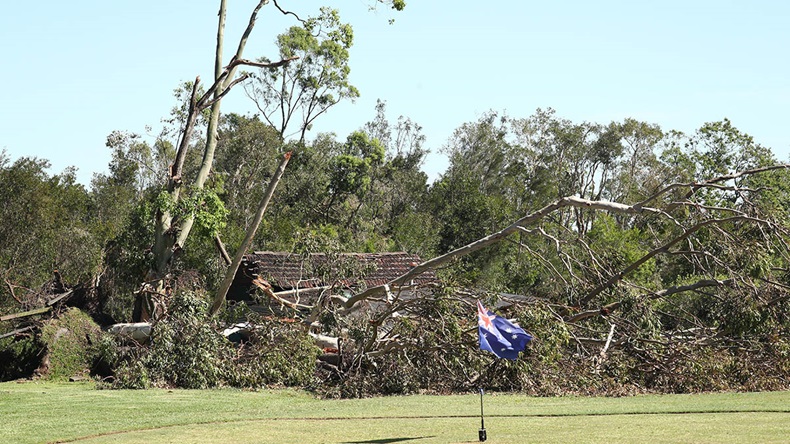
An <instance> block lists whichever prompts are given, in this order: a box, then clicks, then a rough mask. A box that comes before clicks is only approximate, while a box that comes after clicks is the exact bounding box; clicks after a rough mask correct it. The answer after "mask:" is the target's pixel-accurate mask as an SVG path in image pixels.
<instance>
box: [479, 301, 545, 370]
mask: <svg viewBox="0 0 790 444" xmlns="http://www.w3.org/2000/svg"><path fill="white" fill-rule="evenodd" d="M477 331H478V334H479V337H480V349H481V350H488V351H490V352H491V353H493V354H495V355H496V356H497V357H498V358H507V359H511V360H514V361H515V360H516V359H517V358H518V354H519V352H521V351H523V350H524V349H525V348H527V344H528V343H529V341H531V340H532V336H531V335H530V334H529V333H527V332H525V331H524V329H522V328H521V327H519V326H518V325H516V324H514V323H512V322H510V321H508V320H507V319H505V318H503V317H500V316H497V315H496V314H494V312H492V311H489V310H487V309H486V308H485V307H483V304H482V303H481V302H480V301H477Z"/></svg>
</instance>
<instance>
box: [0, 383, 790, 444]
mask: <svg viewBox="0 0 790 444" xmlns="http://www.w3.org/2000/svg"><path fill="white" fill-rule="evenodd" d="M485 414H486V424H485V425H486V429H487V431H488V438H489V439H488V441H487V442H490V443H514V442H525V443H526V442H536V443H538V442H540V443H555V442H556V443H560V442H563V443H567V442H579V443H600V442H618V443H643V442H651V444H658V443H739V442H742V443H756V442H761V443H772V442H773V443H787V442H790V392H789V391H784V392H767V393H720V394H704V395H667V396H634V397H627V398H582V397H560V398H531V397H526V396H518V395H502V394H486V396H485ZM479 415H480V398H479V395H475V394H470V395H456V396H402V397H385V398H372V399H359V400H319V399H316V398H315V397H313V396H311V395H310V394H309V393H305V392H299V391H293V390H271V391H261V392H249V391H239V390H202V391H201V390H172V391H170V390H145V391H128V390H96V389H94V387H93V385H92V384H87V383H86V384H82V383H44V382H23V383H16V382H9V383H2V384H0V418H2V427H0V443H38V442H71V441H76V442H85V443H109V442H113V443H116V442H121V443H137V442H146V443H172V442H179V443H193V442H194V443H226V442H244V443H250V442H283V443H287V442H293V443H311V442H321V443H363V442H372V443H396V442H414V443H422V442H426V443H427V442H477V431H478V429H479V428H480V418H479Z"/></svg>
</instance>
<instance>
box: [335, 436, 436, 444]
mask: <svg viewBox="0 0 790 444" xmlns="http://www.w3.org/2000/svg"><path fill="white" fill-rule="evenodd" d="M429 438H435V436H418V437H416V438H382V439H371V440H365V441H347V442H345V443H344V444H387V443H391V442H403V441H413V440H415V439H429Z"/></svg>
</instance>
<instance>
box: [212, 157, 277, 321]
mask: <svg viewBox="0 0 790 444" xmlns="http://www.w3.org/2000/svg"><path fill="white" fill-rule="evenodd" d="M290 159H291V152H290V151H289V152H287V153H285V154H284V155H283V159H282V160H281V161H280V165H279V166H278V167H277V171H276V172H275V173H274V176H273V177H272V179H271V181H269V186H268V187H267V188H266V194H265V195H264V197H263V199H262V200H261V203H260V205H259V206H258V212H257V213H256V214H255V219H254V220H253V221H252V224H251V225H250V227H249V228H248V229H247V236H246V237H245V238H244V241H243V242H242V243H241V245H239V248H238V250H236V255H235V256H234V257H233V263H231V264H230V267H228V269H227V271H226V272H225V279H224V280H223V281H222V285H220V287H219V289H218V290H217V294H216V296H215V297H214V304H213V305H212V306H211V315H212V316H213V315H215V314H217V312H218V311H219V310H220V308H222V304H223V303H224V302H225V297H226V296H227V294H228V289H229V288H230V285H231V284H232V283H233V278H234V277H236V272H237V271H238V269H239V264H241V260H242V258H243V257H244V253H245V252H246V251H247V249H248V248H250V245H252V240H253V239H254V238H255V233H256V232H257V231H258V227H259V226H260V225H261V220H263V213H265V212H266V207H267V206H268V205H269V201H270V200H271V198H272V195H273V194H274V190H275V188H277V184H278V183H279V182H280V179H281V178H282V177H283V173H284V172H285V167H286V166H287V165H288V161H289V160H290Z"/></svg>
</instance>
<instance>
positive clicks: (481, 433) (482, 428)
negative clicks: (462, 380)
mask: <svg viewBox="0 0 790 444" xmlns="http://www.w3.org/2000/svg"><path fill="white" fill-rule="evenodd" d="M477 436H478V438H479V439H480V442H483V441H485V440H486V422H485V419H484V418H483V388H482V387H480V431H479V432H478V433H477Z"/></svg>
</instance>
